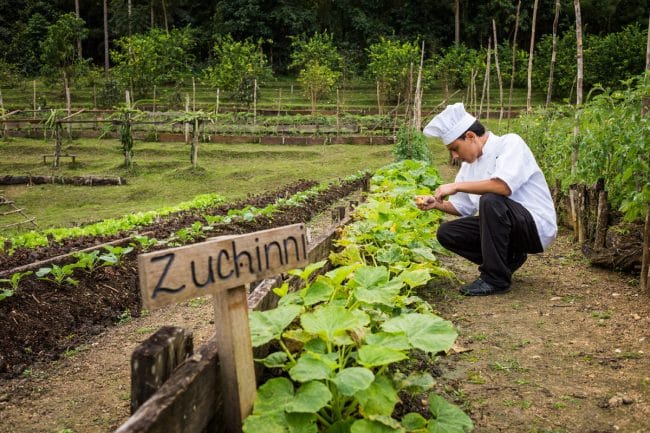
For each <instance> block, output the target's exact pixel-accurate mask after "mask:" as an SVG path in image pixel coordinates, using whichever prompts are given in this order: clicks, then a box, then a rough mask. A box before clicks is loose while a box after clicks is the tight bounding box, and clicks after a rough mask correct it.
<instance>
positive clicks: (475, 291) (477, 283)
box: [460, 278, 510, 296]
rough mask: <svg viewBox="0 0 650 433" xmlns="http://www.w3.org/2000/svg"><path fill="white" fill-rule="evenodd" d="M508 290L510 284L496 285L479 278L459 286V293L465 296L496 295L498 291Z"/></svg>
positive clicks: (504, 291)
mask: <svg viewBox="0 0 650 433" xmlns="http://www.w3.org/2000/svg"><path fill="white" fill-rule="evenodd" d="M509 291H510V286H507V287H496V286H493V285H492V284H490V283H488V282H486V281H483V280H482V279H480V278H477V279H476V280H474V282H473V283H470V284H468V285H466V286H463V287H461V288H460V293H461V294H463V295H465V296H487V295H498V294H500V293H506V292H509Z"/></svg>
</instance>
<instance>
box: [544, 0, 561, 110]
mask: <svg viewBox="0 0 650 433" xmlns="http://www.w3.org/2000/svg"><path fill="white" fill-rule="evenodd" d="M559 21H560V0H555V19H554V20H553V48H552V50H551V64H550V67H549V73H548V90H547V91H546V108H548V106H549V104H550V103H551V95H552V94H553V73H554V70H555V58H556V56H557V26H558V23H559Z"/></svg>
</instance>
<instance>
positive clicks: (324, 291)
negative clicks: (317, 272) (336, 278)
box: [302, 276, 334, 305]
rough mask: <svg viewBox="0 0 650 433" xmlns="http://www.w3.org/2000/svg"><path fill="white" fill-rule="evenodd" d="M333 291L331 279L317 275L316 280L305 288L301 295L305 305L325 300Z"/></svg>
mask: <svg viewBox="0 0 650 433" xmlns="http://www.w3.org/2000/svg"><path fill="white" fill-rule="evenodd" d="M333 291H334V285H333V284H332V281H331V280H330V279H329V278H325V277H323V276H319V277H318V278H316V281H314V282H313V283H311V284H310V285H309V286H307V287H306V288H305V290H304V292H303V295H302V296H303V299H304V300H305V305H313V304H317V303H318V302H323V301H327V300H328V299H329V298H330V296H331V295H332V292H333Z"/></svg>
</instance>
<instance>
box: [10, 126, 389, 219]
mask: <svg viewBox="0 0 650 433" xmlns="http://www.w3.org/2000/svg"><path fill="white" fill-rule="evenodd" d="M52 147H53V142H52V141H48V143H45V142H44V141H43V140H30V139H22V138H14V139H11V140H9V141H2V140H0V175H6V174H12V175H27V174H31V175H56V176H81V175H97V176H123V177H125V178H126V179H127V182H128V184H127V185H123V186H96V187H87V186H67V185H34V186H27V185H17V186H1V187H0V189H2V190H4V195H5V196H6V197H7V198H9V199H12V200H14V201H15V202H16V203H17V205H19V206H20V207H21V208H25V212H26V213H27V214H28V215H30V216H35V217H36V218H37V222H38V224H39V228H47V227H66V226H72V225H78V224H81V223H87V222H93V221H99V220H102V219H105V218H111V217H119V216H122V215H125V214H127V213H131V212H139V211H146V210H154V209H158V208H161V207H165V206H172V205H175V204H178V203H180V202H183V201H187V200H189V199H191V198H193V197H194V196H196V195H198V194H205V193H217V194H220V195H222V196H223V197H225V198H226V199H227V200H229V201H231V200H235V199H239V198H244V197H246V196H247V195H249V194H258V193H262V192H264V191H271V190H274V189H277V188H278V187H280V186H282V185H286V184H287V183H290V182H292V181H295V180H298V179H309V180H315V181H318V182H321V183H322V182H330V181H334V180H336V179H338V178H342V177H345V176H347V175H350V174H353V173H356V172H358V171H359V170H363V169H375V168H377V167H380V166H383V165H385V164H387V163H389V162H392V161H393V156H392V155H391V153H390V149H391V146H387V145H384V146H378V145H377V146H367V145H327V146H271V145H258V144H215V143H202V144H201V145H200V147H199V158H198V164H199V166H198V167H197V168H196V169H192V167H191V164H190V161H189V152H190V151H189V146H187V145H185V144H184V143H144V142H136V143H135V158H134V162H135V167H134V169H133V170H132V171H127V170H125V169H124V168H123V162H124V158H123V156H122V154H121V152H120V146H119V142H118V141H117V140H99V139H79V140H74V141H71V142H66V143H64V151H65V152H68V153H73V154H76V155H77V164H75V165H74V166H72V165H71V164H70V163H69V160H68V159H62V165H61V167H60V168H58V169H52V167H51V166H49V165H44V164H43V159H42V157H41V154H44V153H51V152H52ZM0 225H3V222H2V221H1V220H0ZM29 229H31V228H30V227H29V226H21V228H20V229H19V230H22V231H24V230H29ZM19 230H16V231H19ZM14 232H15V231H14Z"/></svg>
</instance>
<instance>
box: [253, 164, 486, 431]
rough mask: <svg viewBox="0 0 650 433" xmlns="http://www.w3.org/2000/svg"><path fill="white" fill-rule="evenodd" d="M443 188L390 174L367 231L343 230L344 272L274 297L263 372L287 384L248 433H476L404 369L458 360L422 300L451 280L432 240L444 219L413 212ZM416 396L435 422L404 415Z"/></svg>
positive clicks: (380, 176)
mask: <svg viewBox="0 0 650 433" xmlns="http://www.w3.org/2000/svg"><path fill="white" fill-rule="evenodd" d="M438 183H439V178H438V177H437V175H436V174H435V171H433V170H432V169H430V168H428V167H427V166H426V165H425V164H423V163H417V162H413V161H405V162H402V163H400V164H394V165H391V166H388V167H385V168H384V169H381V170H379V171H378V172H377V173H376V175H375V176H374V177H373V186H372V189H371V195H370V196H369V198H368V201H367V203H365V204H363V205H362V206H360V207H359V208H357V211H356V217H357V218H358V220H357V221H356V222H354V223H352V224H351V225H349V226H347V227H346V228H344V230H343V233H342V237H341V239H340V241H339V242H338V244H339V246H340V247H341V248H342V250H341V251H340V252H337V253H332V254H331V255H330V261H331V263H332V264H333V265H334V266H335V268H334V269H332V270H331V271H329V272H326V273H325V274H324V275H319V276H317V277H316V278H310V277H311V274H312V273H313V272H314V271H315V270H317V269H318V268H319V267H321V266H323V265H324V262H320V263H316V264H312V265H309V266H307V267H306V268H305V269H304V270H298V271H295V272H294V274H295V275H298V276H300V277H301V278H302V279H303V280H304V281H305V283H306V287H305V288H304V289H302V290H300V291H298V292H291V293H290V292H288V286H287V284H286V283H285V284H284V285H283V286H282V287H280V288H279V289H277V290H276V291H275V292H276V293H277V294H278V295H279V296H280V297H281V299H280V302H279V306H278V307H277V308H276V309H273V310H269V311H265V312H253V313H251V318H250V321H251V333H252V343H253V346H261V345H264V344H270V345H271V347H272V349H271V353H270V354H269V355H268V356H266V357H265V358H264V359H262V360H260V362H262V363H263V364H264V365H265V366H266V367H267V368H269V369H271V370H273V371H279V372H281V373H278V374H280V375H281V376H280V377H273V378H271V379H269V380H268V381H266V382H265V383H264V384H263V385H262V386H261V387H260V388H259V390H258V394H257V399H256V401H255V406H254V409H253V413H252V415H251V416H249V417H248V418H247V419H246V420H245V423H244V427H243V429H244V432H250V433H253V432H258V431H263V430H267V431H268V430H270V429H274V430H277V431H295V430H307V431H347V430H348V429H349V430H350V431H353V432H375V431H385V432H393V431H394V432H397V431H418V430H428V431H442V430H439V429H450V430H449V431H457V432H468V431H470V430H471V429H472V428H473V424H472V422H471V420H470V419H469V417H467V415H465V414H464V413H463V412H462V411H461V410H460V409H459V408H457V407H455V406H454V405H452V404H450V403H448V402H447V401H446V400H445V399H444V398H442V397H440V396H438V395H437V394H435V393H429V391H430V390H431V388H432V386H433V383H434V381H433V378H432V377H431V376H430V375H429V373H427V372H421V371H409V370H407V371H406V374H404V373H401V372H400V371H399V367H398V366H399V363H400V362H402V361H406V360H408V359H409V358H410V356H414V354H415V353H425V354H426V353H428V354H430V355H431V356H434V355H435V354H436V353H438V352H444V351H446V350H448V349H449V348H450V347H451V345H452V344H453V342H454V340H455V338H456V335H457V334H456V331H455V330H454V329H453V326H452V324H451V323H450V322H448V321H446V320H444V319H442V318H440V317H438V316H437V315H435V314H434V313H433V312H432V308H431V306H430V305H429V304H427V303H426V302H424V301H423V300H422V299H421V298H419V297H418V296H416V295H415V291H414V289H415V288H417V287H421V286H423V285H425V284H427V283H428V282H429V281H430V280H431V279H432V277H433V276H438V277H451V274H450V273H449V271H446V270H445V269H443V268H441V267H440V266H439V265H438V262H437V260H436V258H435V256H434V254H433V251H441V249H440V246H439V245H437V242H436V241H435V237H434V236H432V230H435V229H436V227H437V225H438V224H439V222H440V218H441V214H440V213H438V212H428V213H422V212H420V211H419V210H418V209H417V208H416V206H415V203H414V202H413V197H414V196H415V195H418V194H429V193H430V192H431V191H432V190H433V189H434V188H435V186H436V185H437V184H438ZM425 356H426V355H425ZM407 393H412V394H418V395H422V396H426V397H425V398H426V399H427V401H428V407H427V408H426V409H427V410H425V412H426V415H427V416H426V417H424V416H422V415H421V414H420V413H419V412H420V411H421V410H422V409H423V408H422V407H421V406H420V407H417V408H415V407H413V408H410V407H408V408H404V407H401V408H399V409H398V410H397V411H396V408H397V407H398V405H401V403H400V397H399V396H400V394H407ZM405 401H408V400H407V399H405ZM395 413H401V414H405V415H403V416H401V417H400V418H399V419H398V418H393V416H394V414H395Z"/></svg>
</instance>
